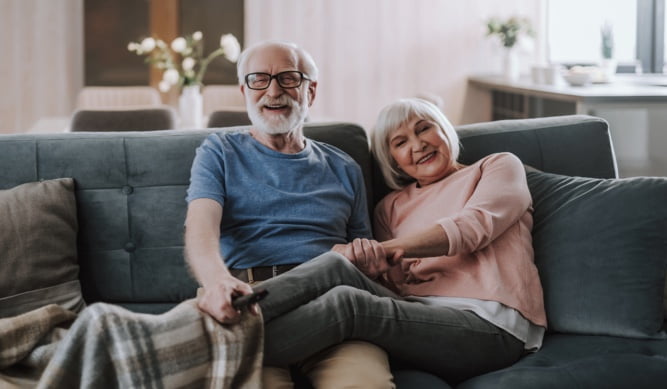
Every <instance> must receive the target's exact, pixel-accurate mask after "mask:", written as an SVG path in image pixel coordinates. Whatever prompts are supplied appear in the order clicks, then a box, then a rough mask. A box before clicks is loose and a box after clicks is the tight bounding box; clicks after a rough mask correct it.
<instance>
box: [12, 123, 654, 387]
mask: <svg viewBox="0 0 667 389" xmlns="http://www.w3.org/2000/svg"><path fill="white" fill-rule="evenodd" d="M458 130H459V134H460V136H461V142H462V146H463V148H462V156H461V159H462V162H464V163H470V162H473V161H475V160H477V159H479V158H480V157H482V156H484V155H487V154H489V153H492V152H499V151H511V152H513V153H515V154H516V155H517V156H519V158H521V160H522V161H523V162H524V163H525V164H527V165H530V166H532V167H534V168H536V169H538V170H539V171H536V172H528V173H527V174H528V181H529V185H530V187H531V193H532V194H533V198H534V208H535V214H534V215H535V225H534V231H533V237H534V246H535V255H536V263H537V266H538V270H539V272H540V277H541V278H542V283H543V286H544V290H545V304H546V309H547V317H548V321H549V332H548V333H547V335H546V338H545V340H544V346H543V348H542V350H540V351H539V352H537V353H534V354H529V355H526V356H525V357H523V358H522V359H521V360H520V361H519V362H517V363H516V364H515V365H514V366H511V367H509V368H507V369H503V370H500V371H496V372H492V373H489V374H485V375H483V376H479V377H475V378H473V379H470V380H468V381H466V382H461V383H459V382H456V383H455V382H450V383H445V382H444V381H443V380H441V379H439V378H437V377H436V376H435V375H433V374H429V373H426V372H421V371H419V369H418V366H408V365H405V363H404V362H405V361H397V365H396V366H397V367H396V380H397V384H398V387H399V388H404V387H416V388H427V387H448V385H451V386H458V387H461V388H478V387H479V388H482V387H484V388H499V387H500V388H551V387H567V388H628V387H638V388H639V387H642V388H650V387H656V388H657V387H665V386H667V340H666V337H665V328H666V327H665V321H664V320H665V314H664V312H665V309H667V308H666V305H665V297H666V296H665V295H664V293H665V270H666V269H667V206H665V204H664V201H665V199H667V179H664V178H633V179H624V180H609V179H613V178H615V177H616V175H617V170H616V164H615V159H614V153H613V147H612V144H611V141H610V136H609V129H608V126H607V123H606V122H605V121H603V120H601V119H598V118H594V117H589V116H563V117H554V118H544V119H525V120H511V121H500V122H491V123H479V124H474V125H465V126H460V127H459V128H458ZM212 131H220V129H206V130H197V131H181V130H166V131H151V132H114V133H111V132H103V133H85V132H82V133H62V134H32V135H3V136H0V166H2V169H1V170H0V189H9V188H12V187H15V186H17V185H19V184H23V183H27V182H34V181H40V180H50V179H55V178H62V177H72V178H74V182H75V197H76V212H77V217H76V219H77V222H78V235H77V236H76V254H77V257H78V266H79V276H78V279H79V280H80V284H81V290H82V294H83V298H84V299H85V301H86V302H87V303H88V304H90V303H93V302H97V301H104V302H109V303H114V304H119V305H122V306H124V307H126V308H128V309H130V310H133V311H137V312H146V313H160V312H164V311H166V310H168V309H169V308H170V307H172V306H174V305H175V304H177V303H178V302H180V301H183V300H184V299H188V298H191V297H194V295H195V290H196V287H197V284H196V282H195V281H194V280H193V279H192V278H191V277H190V275H189V274H188V271H187V269H186V266H185V264H184V261H183V256H182V252H183V240H182V233H183V231H182V230H183V220H184V217H185V210H186V204H185V201H184V197H185V191H186V188H187V186H188V182H189V173H190V164H191V162H192V159H193V157H194V153H195V149H196V147H197V146H198V145H199V144H200V143H201V141H202V140H203V139H204V138H205V136H206V135H207V134H209V133H210V132H212ZM306 135H307V136H309V137H311V138H313V139H317V140H322V141H325V142H328V143H331V144H333V145H335V146H338V147H340V148H341V149H343V150H344V151H346V152H348V153H349V154H350V155H351V156H352V157H354V158H355V160H357V162H359V164H360V165H361V167H362V170H363V173H364V176H365V178H366V187H367V192H368V193H367V194H368V201H369V204H370V205H371V209H372V205H373V204H374V203H375V202H377V201H378V200H379V199H380V198H381V197H382V196H383V195H384V194H386V193H387V188H386V186H385V185H384V184H383V182H382V180H381V177H380V175H379V173H378V170H377V168H376V167H375V166H374V163H373V161H372V158H371V155H370V153H369V151H368V142H367V137H366V133H365V131H364V130H363V129H362V128H360V127H359V126H356V125H353V124H347V123H328V124H315V123H312V124H308V126H307V128H306ZM1 297H3V296H0V298H1Z"/></svg>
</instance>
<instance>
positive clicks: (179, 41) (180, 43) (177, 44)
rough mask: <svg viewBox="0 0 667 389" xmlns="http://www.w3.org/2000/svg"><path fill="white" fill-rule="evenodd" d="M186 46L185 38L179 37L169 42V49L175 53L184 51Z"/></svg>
mask: <svg viewBox="0 0 667 389" xmlns="http://www.w3.org/2000/svg"><path fill="white" fill-rule="evenodd" d="M187 46H188V44H187V42H186V41H185V38H183V37H182V36H179V37H178V38H176V39H174V40H173V41H171V49H172V50H174V51H175V52H177V53H181V52H183V50H185V48H186V47H187Z"/></svg>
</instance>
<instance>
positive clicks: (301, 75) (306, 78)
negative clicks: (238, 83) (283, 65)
mask: <svg viewBox="0 0 667 389" xmlns="http://www.w3.org/2000/svg"><path fill="white" fill-rule="evenodd" d="M286 73H297V74H299V83H298V84H297V85H294V86H284V85H283V84H282V83H281V82H280V78H279V77H280V76H281V75H283V74H286ZM256 75H263V76H267V77H269V82H268V83H267V84H266V86H265V87H264V88H253V87H252V86H250V80H249V79H248V78H249V77H251V76H256ZM273 79H275V80H276V82H277V83H278V85H279V86H280V87H281V88H283V89H294V88H298V87H300V86H301V85H302V84H303V81H304V80H305V81H311V80H310V78H308V77H306V75H305V74H303V72H301V71H298V70H286V71H284V72H280V73H276V74H269V73H264V72H254V73H248V74H246V75H245V85H246V86H247V87H248V88H249V89H252V90H265V89H269V87H270V86H271V82H272V81H273Z"/></svg>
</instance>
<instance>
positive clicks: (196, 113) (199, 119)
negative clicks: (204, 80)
mask: <svg viewBox="0 0 667 389" xmlns="http://www.w3.org/2000/svg"><path fill="white" fill-rule="evenodd" d="M178 110H179V115H180V119H181V125H180V127H181V128H202V126H203V115H204V110H203V104H202V96H201V92H200V90H199V85H188V86H184V87H183V90H182V91H181V95H180V96H179V98H178Z"/></svg>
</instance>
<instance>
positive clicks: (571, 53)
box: [547, 0, 637, 64]
mask: <svg viewBox="0 0 667 389" xmlns="http://www.w3.org/2000/svg"><path fill="white" fill-rule="evenodd" d="M547 12H548V13H547V15H548V17H547V18H548V20H547V34H548V39H549V54H548V55H549V60H550V61H551V62H556V63H565V64H571V63H598V62H600V59H601V58H602V34H601V29H602V28H603V26H604V25H605V24H606V23H608V24H609V26H610V27H611V29H612V31H613V40H614V52H613V56H614V58H615V59H616V60H618V62H619V63H634V61H635V59H636V58H637V55H636V51H637V50H636V41H637V0H586V1H581V0H551V1H549V2H548V8H547Z"/></svg>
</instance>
